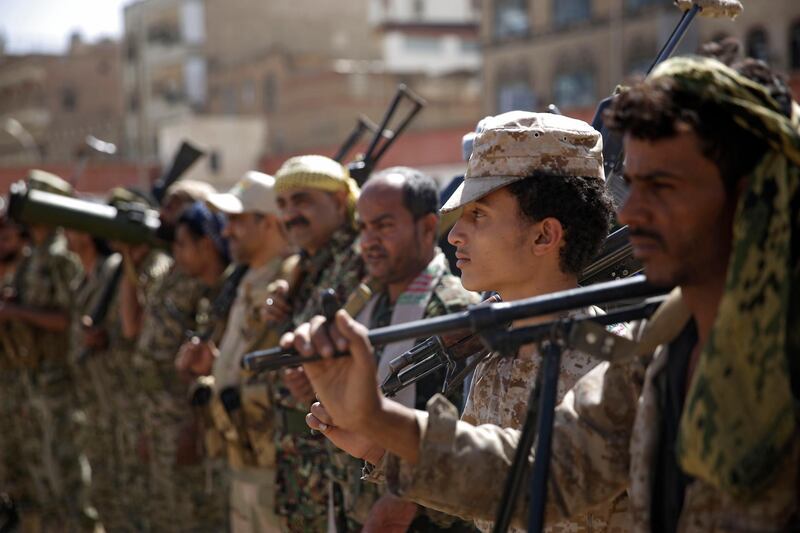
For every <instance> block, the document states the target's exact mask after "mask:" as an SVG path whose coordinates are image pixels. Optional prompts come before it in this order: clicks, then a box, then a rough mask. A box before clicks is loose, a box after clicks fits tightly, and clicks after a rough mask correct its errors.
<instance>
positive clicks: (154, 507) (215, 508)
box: [144, 392, 228, 532]
mask: <svg viewBox="0 0 800 533" xmlns="http://www.w3.org/2000/svg"><path fill="white" fill-rule="evenodd" d="M184 401H185V402H186V403H185V404H183V403H182V402H181V401H179V400H176V399H175V397H174V396H173V395H171V394H169V393H166V392H160V393H151V394H149V395H148V398H147V402H146V405H145V410H144V415H145V421H144V436H145V439H146V448H147V455H148V461H149V472H148V494H149V501H148V503H147V507H146V509H147V514H148V516H149V518H150V526H151V528H152V530H153V531H174V532H178V531H186V532H204V531H208V532H217V531H224V530H225V528H226V523H227V518H228V505H227V494H228V490H227V482H226V479H225V478H226V476H225V466H224V464H223V463H222V462H221V461H218V462H213V461H211V460H205V458H204V450H203V446H202V436H201V434H200V432H199V428H198V426H197V424H195V423H194V420H193V418H192V417H193V414H192V413H191V411H190V410H189V406H188V400H184Z"/></svg>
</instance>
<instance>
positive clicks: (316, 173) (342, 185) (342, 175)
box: [275, 155, 360, 222]
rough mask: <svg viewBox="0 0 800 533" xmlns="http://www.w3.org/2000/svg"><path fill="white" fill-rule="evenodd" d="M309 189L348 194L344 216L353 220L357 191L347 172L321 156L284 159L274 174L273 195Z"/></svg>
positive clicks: (355, 184) (339, 165) (354, 182)
mask: <svg viewBox="0 0 800 533" xmlns="http://www.w3.org/2000/svg"><path fill="white" fill-rule="evenodd" d="M296 187H297V188H311V189H319V190H321V191H326V192H338V191H346V192H347V215H348V219H349V220H350V221H351V222H352V221H354V220H355V210H356V202H357V201H358V194H359V192H360V191H359V188H358V184H357V183H356V181H355V180H354V179H353V178H351V177H350V173H349V172H348V170H347V168H345V167H344V166H342V165H341V164H339V163H338V162H336V161H334V160H333V159H331V158H329V157H325V156H322V155H300V156H296V157H292V158H290V159H287V160H286V162H284V163H283V165H281V168H279V169H278V172H276V173H275V192H276V193H278V194H280V193H281V192H283V191H285V190H287V189H291V188H296Z"/></svg>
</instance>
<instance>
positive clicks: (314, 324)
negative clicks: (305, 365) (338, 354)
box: [311, 316, 335, 357]
mask: <svg viewBox="0 0 800 533" xmlns="http://www.w3.org/2000/svg"><path fill="white" fill-rule="evenodd" d="M329 329H330V328H328V325H327V323H326V321H325V317H322V316H315V317H314V318H312V319H311V342H312V343H313V344H314V348H315V350H316V352H317V353H318V354H320V355H321V356H323V357H333V352H334V351H335V350H334V347H333V341H331V337H330V335H329V332H328V330H329Z"/></svg>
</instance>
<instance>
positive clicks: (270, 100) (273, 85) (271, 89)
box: [264, 74, 278, 113]
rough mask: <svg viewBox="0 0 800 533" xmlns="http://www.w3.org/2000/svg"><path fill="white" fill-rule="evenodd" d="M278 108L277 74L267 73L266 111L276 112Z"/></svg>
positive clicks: (265, 90) (265, 84) (265, 82)
mask: <svg viewBox="0 0 800 533" xmlns="http://www.w3.org/2000/svg"><path fill="white" fill-rule="evenodd" d="M277 108H278V80H277V79H276V78H275V74H267V77H266V78H264V111H265V112H267V113H274V112H275V110H276V109H277Z"/></svg>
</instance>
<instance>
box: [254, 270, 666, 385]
mask: <svg viewBox="0 0 800 533" xmlns="http://www.w3.org/2000/svg"><path fill="white" fill-rule="evenodd" d="M666 292H667V289H665V288H663V287H657V286H654V285H651V284H650V283H648V282H647V280H646V279H645V278H644V277H643V276H633V277H631V278H628V279H623V280H618V281H609V282H606V283H598V284H596V285H591V286H589V287H581V288H578V289H570V290H567V291H560V292H554V293H551V294H545V295H542V296H535V297H533V298H526V299H523V300H517V301H515V302H497V303H491V304H488V305H479V306H475V307H472V308H470V309H468V310H467V311H462V312H460V313H454V314H450V315H442V316H439V317H433V318H426V319H423V320H417V321H413V322H407V323H405V324H399V325H396V326H386V327H383V328H376V329H372V330H370V331H369V335H368V338H369V340H370V343H371V344H372V345H373V346H379V345H385V344H388V343H390V342H396V341H400V340H404V339H418V338H420V337H429V336H434V335H442V334H446V333H456V332H460V331H464V330H468V331H470V332H472V333H477V332H480V333H481V334H482V335H485V334H487V333H488V332H491V331H492V330H496V329H497V328H502V329H505V325H506V324H509V323H511V322H513V321H515V320H522V319H525V318H531V317H535V316H542V315H549V314H552V313H558V312H561V311H568V310H571V309H579V308H583V307H588V306H591V305H604V304H610V303H619V302H629V301H632V300H641V299H643V298H649V297H652V296H659V295H662V294H665V293H666ZM346 355H348V354H347V353H337V354H336V355H335V356H336V357H342V356H346ZM320 359H321V357H320V356H311V357H303V356H300V355H299V354H298V353H297V352H296V351H294V350H283V349H282V348H271V349H269V350H260V351H256V352H251V353H249V354H246V355H245V356H244V358H243V359H242V366H243V367H244V368H246V369H248V370H251V371H265V370H276V369H279V368H283V367H289V366H297V365H301V364H304V363H310V362H314V361H319V360H320Z"/></svg>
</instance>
